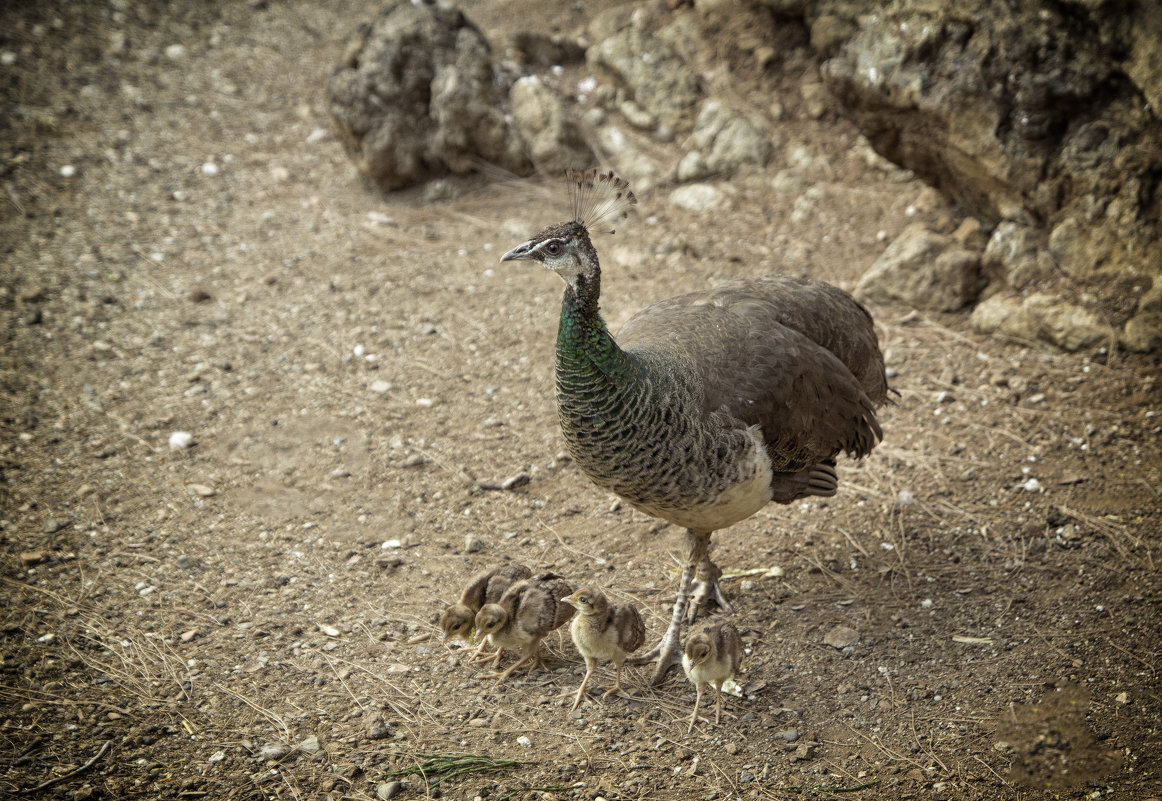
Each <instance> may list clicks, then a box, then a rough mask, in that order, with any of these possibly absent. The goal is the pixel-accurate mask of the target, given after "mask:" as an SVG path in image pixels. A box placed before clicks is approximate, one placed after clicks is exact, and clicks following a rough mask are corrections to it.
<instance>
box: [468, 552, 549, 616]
mask: <svg viewBox="0 0 1162 801" xmlns="http://www.w3.org/2000/svg"><path fill="white" fill-rule="evenodd" d="M531 575H532V571H531V570H529V569H528V568H527V567H525V566H524V565H522V564H520V563H518V562H504V563H502V564H499V565H496V566H494V567H491V568H489V569H488V570H484V571H481V572H480V573H477V574H476V575H475V576H473V577H472V580H471V581H469V582H468V586H466V587H465V588H464V592H462V593H461V594H460V603H462V604H464V605H465V606H467V607H468V608H469V609H471V610H473V611H476V612H478V611H480V607H482V606H484V604H494V603H496V602H497V601H499V600H500V596H502V595H504V591H505V590H507V589H508V588H509V587H510V586H512V585H513V583H515V582H517V581H520V580H521V579H526V578H528V577H529V576H531Z"/></svg>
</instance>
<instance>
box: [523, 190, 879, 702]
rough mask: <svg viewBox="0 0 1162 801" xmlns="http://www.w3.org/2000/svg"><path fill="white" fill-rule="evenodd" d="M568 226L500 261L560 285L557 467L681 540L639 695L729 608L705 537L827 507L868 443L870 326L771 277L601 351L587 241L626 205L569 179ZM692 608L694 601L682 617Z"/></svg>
mask: <svg viewBox="0 0 1162 801" xmlns="http://www.w3.org/2000/svg"><path fill="white" fill-rule="evenodd" d="M566 177H567V180H568V181H569V184H570V188H571V195H572V200H573V219H572V220H571V221H569V222H564V223H560V224H558V225H553V226H550V227H549V228H546V229H545V230H543V231H541V232H540V233H539V234H537V235H536V236H534V237H533V238H532V239H530V240H528V241H527V242H524V243H522V244H520V245H517V246H516V247H515V248H513V249H512V250H510V251H509V252H508V253H505V254H504V256H502V257H501V261H513V260H518V259H524V260H529V261H538V262H540V263H541V264H542V265H544V266H545V267H546V268H547V269H549V270H552V271H553V272H555V273H557V275H559V276H561V278H563V279H564V281H565V285H566V286H565V297H564V300H563V302H562V305H561V319H560V327H559V329H558V332H557V364H556V385H557V410H558V413H559V416H560V420H561V430H562V432H563V433H564V436H565V442H566V445H567V448H568V451H569V453H570V454H571V455H572V457H573V459H574V461H575V462H576V464H577V466H578V467H580V468H581V470H582V472H584V473H585V475H587V476H588V477H589V478H590V479H591V480H592V481H593V482H594V483H595V484H597V485H598V486H600V487H603V488H604V489H607V490H609V491H611V492H614V493H616V494H617V495H619V496H620V497H622V498H624V499H625V500H626V501H627V502H629V503H630V504H631V505H633V506H634V507H635V508H637V509H640V510H641V511H643V512H645V513H646V514H649V515H652V516H654V517H658V518H661V519H663V520H668V521H669V522H671V523H674V524H676V525H679V526H682V527H684V528H685V529H686V544H687V547H688V555H687V561H686V565H685V567H684V569H683V571H682V576H681V579H680V581H679V586H678V599H677V602H676V603H675V605H674V610H673V615H672V617H671V620H670V624H669V627H668V628H667V630H666V632H665V634H664V636H663V637H662V640H661V642H660V643H659V644H658V645H657V647H655V648H654V649H653V650H652V651H650V652H649V653H648V654H646V655H644V656H642V657H639V658H637V659H635V660H634V661H635V662H637V663H644V662H647V661H651V660H654V659H656V660H657V667H656V669H655V672H654V682H655V683H658V682H660V681H661V680H662V679H663V678H664V676H665V674H666V672H667V671H668V670H669V669H670V668H671V667H672V666H673V665H675V664H677V663H678V662H679V661H680V659H681V653H680V650H679V642H678V635H679V631H680V628H681V625H682V620H683V617H684V616H685V615H686V612H687V609H689V613H690V619H691V620H693V617H694V614H695V613H696V611H697V609H698V608H699V607H700V606H702V605H704V604H708V603H710V602H711V601H714V602H717V604H718V605H719V606H720V607H721V608H722V610H723V611H726V612H729V611H731V610H730V605H729V603H727V601H726V599H725V597H723V595H722V592H721V590H720V589H719V586H718V579H719V576H720V575H721V571H720V570H719V569H718V568H717V566H716V565H715V564H714V563H713V562H712V561H711V559H710V555H709V552H710V536H711V534H712V533H713V532H715V531H717V530H719V529H722V528H726V527H727V526H729V525H732V524H733V523H737V522H738V521H740V520H743V519H745V518H747V517H749V516H751V515H753V514H754V513H755V512H757V511H758V510H759V509H761V508H763V507H764V506H765V505H766V504H767V503H769V502H771V501H774V502H776V503H791V502H792V501H794V500H796V499H797V498H803V497H807V496H829V495H834V494H835V491H836V487H837V482H838V477H837V474H836V470H835V457H836V456H837V455H838V454H839V453H840V452H844V453H846V454H847V455H848V456H850V457H854V458H859V457H863V456H866V455H867V454H868V453H870V452H871V450H872V448H874V447H875V445H876V443H877V442H878V441H879V440H880V438H881V436H882V432H881V430H880V425H879V423H878V422H877V420H876V407H877V406H879V405H880V404H881V403H883V402H884V400H885V399H886V396H887V380H886V376H885V374H884V363H883V356H882V355H881V353H880V349H879V344H878V342H877V340H876V334H875V330H874V328H873V324H872V318H871V315H870V314H869V313H868V312H867V310H866V309H864V308H863V307H862V306H861V305H860V304H859V303H857V302H856V301H855V300H854V299H853V298H852V297H851V296H850V295H848V294H847V293H846V292H844V291H843V290H841V289H838V288H836V287H834V286H830V285H828V284H825V283H821V282H818V281H808V280H802V279H798V278H790V277H787V276H781V275H772V276H767V277H764V278H752V279H735V280H731V281H727V282H724V283H722V284H720V285H719V286H717V287H715V288H714V289H711V290H707V291H704V292H695V293H692V294H688V295H682V296H680V297H675V298H671V299H669V300H664V301H661V302H660V303H656V304H654V305H652V306H649V307H647V308H645V309H643V310H641V311H640V312H638V313H637V314H636V315H634V316H633V317H632V318H631V319H630V320H629V321H628V322H627V323H626V324H625V326H624V327H623V328H622V329H621V331H620V332H619V333H618V335H617V338H616V339H615V338H614V337H613V336H612V335H611V334H610V333H609V330H608V329H607V328H606V325H605V321H604V320H603V319H602V318H601V314H600V312H599V310H598V299H599V297H600V294H601V267H600V265H599V264H598V259H597V251H596V250H595V249H594V247H593V243H592V242H591V241H590V238H589V231H590V229H591V228H596V226H599V225H607V224H608V223H609V222H610V221H611V220H613V219H616V218H621V217H624V216H626V214H627V213H628V210H629V207H630V206H632V205H633V204H635V203H636V202H637V201H636V198H635V197H634V195H633V193H632V192H630V191H629V186H628V184H627V183H626V182H625V181H624V180H622V179H621V178H619V177H617V176H615V175H613V174H612V173H600V174H598V173H596V172H594V171H588V172H569V173H567V175H566ZM691 595H693V602H692V603H691Z"/></svg>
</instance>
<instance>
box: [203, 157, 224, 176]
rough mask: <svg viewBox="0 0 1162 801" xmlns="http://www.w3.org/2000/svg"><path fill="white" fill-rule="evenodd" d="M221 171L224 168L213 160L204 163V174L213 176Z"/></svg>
mask: <svg viewBox="0 0 1162 801" xmlns="http://www.w3.org/2000/svg"><path fill="white" fill-rule="evenodd" d="M221 171H222V168H221V167H219V166H218V165H217V164H215V163H214V162H212V161H207V162H206V163H205V164H203V165H202V175H210V176H213V175H217V174H218V173H220V172H221Z"/></svg>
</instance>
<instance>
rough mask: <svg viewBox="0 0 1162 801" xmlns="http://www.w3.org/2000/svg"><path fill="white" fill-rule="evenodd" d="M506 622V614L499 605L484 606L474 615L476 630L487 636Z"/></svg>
mask: <svg viewBox="0 0 1162 801" xmlns="http://www.w3.org/2000/svg"><path fill="white" fill-rule="evenodd" d="M507 622H508V612H506V611H504V607H503V606H500V605H499V604H485V605H484V606H482V607H480V611H479V612H477V613H476V629H477V631H479V632H480V633H481V634H484V635H487V634H492V633H493V632H495V631H497V630H499V629H500V628H502V627H503V626H504V624H505V623H507Z"/></svg>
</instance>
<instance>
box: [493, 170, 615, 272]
mask: <svg viewBox="0 0 1162 801" xmlns="http://www.w3.org/2000/svg"><path fill="white" fill-rule="evenodd" d="M565 180H566V182H567V183H568V185H569V193H570V197H571V199H572V201H573V219H572V220H570V221H569V222H564V223H560V224H558V225H553V226H550V227H549V228H546V229H545V230H543V231H541V232H540V233H539V234H537V235H536V236H534V237H533V238H532V239H530V240H529V241H527V242H522V243H521V244H519V245H517V246H516V247H515V248H513V249H512V250H510V251H509V252H508V253H505V254H504V255H503V256H501V257H500V260H501V261H517V260H520V259H527V260H529V261H539V262H540V263H541V264H543V265H544V266H545V268H546V269H548V270H552V271H553V272H555V273H556V274H557V275H559V276H561V278H563V279H564V280H565V283H567V284H568V285H569V286H570V287H571V288H572V289H573V291H574V292H578V290H579V288H580V286H581V284H583V283H588V284H590V285H592V286H595V285H596V280H595V279H596V278H597V277H598V276H599V275H600V270H601V268H600V267H599V265H598V262H597V251H596V250H595V249H594V248H593V243H592V242H591V241H590V240H589V231H590V230H598V228H599V227H602V228H604V226H606V225H608V224H610V223H612V222H614V221H616V220H619V219H621V218H623V217H625V216H627V215H628V214H629V209H630V207H631V206H633V205H635V204H636V203H637V198H636V197H634V194H633V192H631V191H629V184H628V183H626V181H625V180H624V179H622V178H619V177H617V176H616V175H614V174H613V173H611V172H600V173H599V172H597V171H596V170H585V171H579V170H568V171H566V172H565ZM608 232H609V233H613V230H612V229H608Z"/></svg>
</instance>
